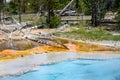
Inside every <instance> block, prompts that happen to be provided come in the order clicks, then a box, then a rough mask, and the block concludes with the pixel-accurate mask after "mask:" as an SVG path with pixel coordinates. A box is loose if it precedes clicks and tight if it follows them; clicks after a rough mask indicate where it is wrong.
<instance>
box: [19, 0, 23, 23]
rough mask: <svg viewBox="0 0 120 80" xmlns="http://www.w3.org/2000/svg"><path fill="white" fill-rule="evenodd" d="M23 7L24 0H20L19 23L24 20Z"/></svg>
mask: <svg viewBox="0 0 120 80" xmlns="http://www.w3.org/2000/svg"><path fill="white" fill-rule="evenodd" d="M22 7H23V0H19V23H21V21H22V18H21V15H22Z"/></svg>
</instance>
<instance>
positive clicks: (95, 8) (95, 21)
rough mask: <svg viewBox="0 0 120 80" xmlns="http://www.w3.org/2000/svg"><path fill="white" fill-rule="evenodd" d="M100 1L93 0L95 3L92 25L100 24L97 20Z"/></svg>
mask: <svg viewBox="0 0 120 80" xmlns="http://www.w3.org/2000/svg"><path fill="white" fill-rule="evenodd" d="M97 5H98V1H97V0H93V4H92V19H91V21H92V26H93V27H96V26H98V21H97V12H98V10H97V9H98V7H97Z"/></svg>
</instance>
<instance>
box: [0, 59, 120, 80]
mask: <svg viewBox="0 0 120 80" xmlns="http://www.w3.org/2000/svg"><path fill="white" fill-rule="evenodd" d="M0 80H120V59H111V60H90V59H89V60H87V59H77V60H72V61H63V62H59V63H53V64H49V65H40V66H39V67H38V68H36V69H33V71H31V72H27V73H25V74H22V75H19V76H6V77H0Z"/></svg>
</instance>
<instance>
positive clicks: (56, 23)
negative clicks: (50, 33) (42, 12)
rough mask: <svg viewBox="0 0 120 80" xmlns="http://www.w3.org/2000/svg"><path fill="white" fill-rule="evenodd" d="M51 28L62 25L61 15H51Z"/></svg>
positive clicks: (49, 23) (49, 22)
mask: <svg viewBox="0 0 120 80" xmlns="http://www.w3.org/2000/svg"><path fill="white" fill-rule="evenodd" d="M47 23H48V27H49V28H57V27H58V26H59V25H60V16H58V15H56V14H55V15H54V16H51V18H50V20H49V21H47Z"/></svg>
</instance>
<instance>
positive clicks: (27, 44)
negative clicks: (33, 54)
mask: <svg viewBox="0 0 120 80" xmlns="http://www.w3.org/2000/svg"><path fill="white" fill-rule="evenodd" d="M36 46H39V44H38V43H35V42H32V41H30V40H18V41H15V40H9V41H4V42H1V43H0V51H3V50H5V49H12V50H27V49H31V48H34V47H36Z"/></svg>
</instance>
